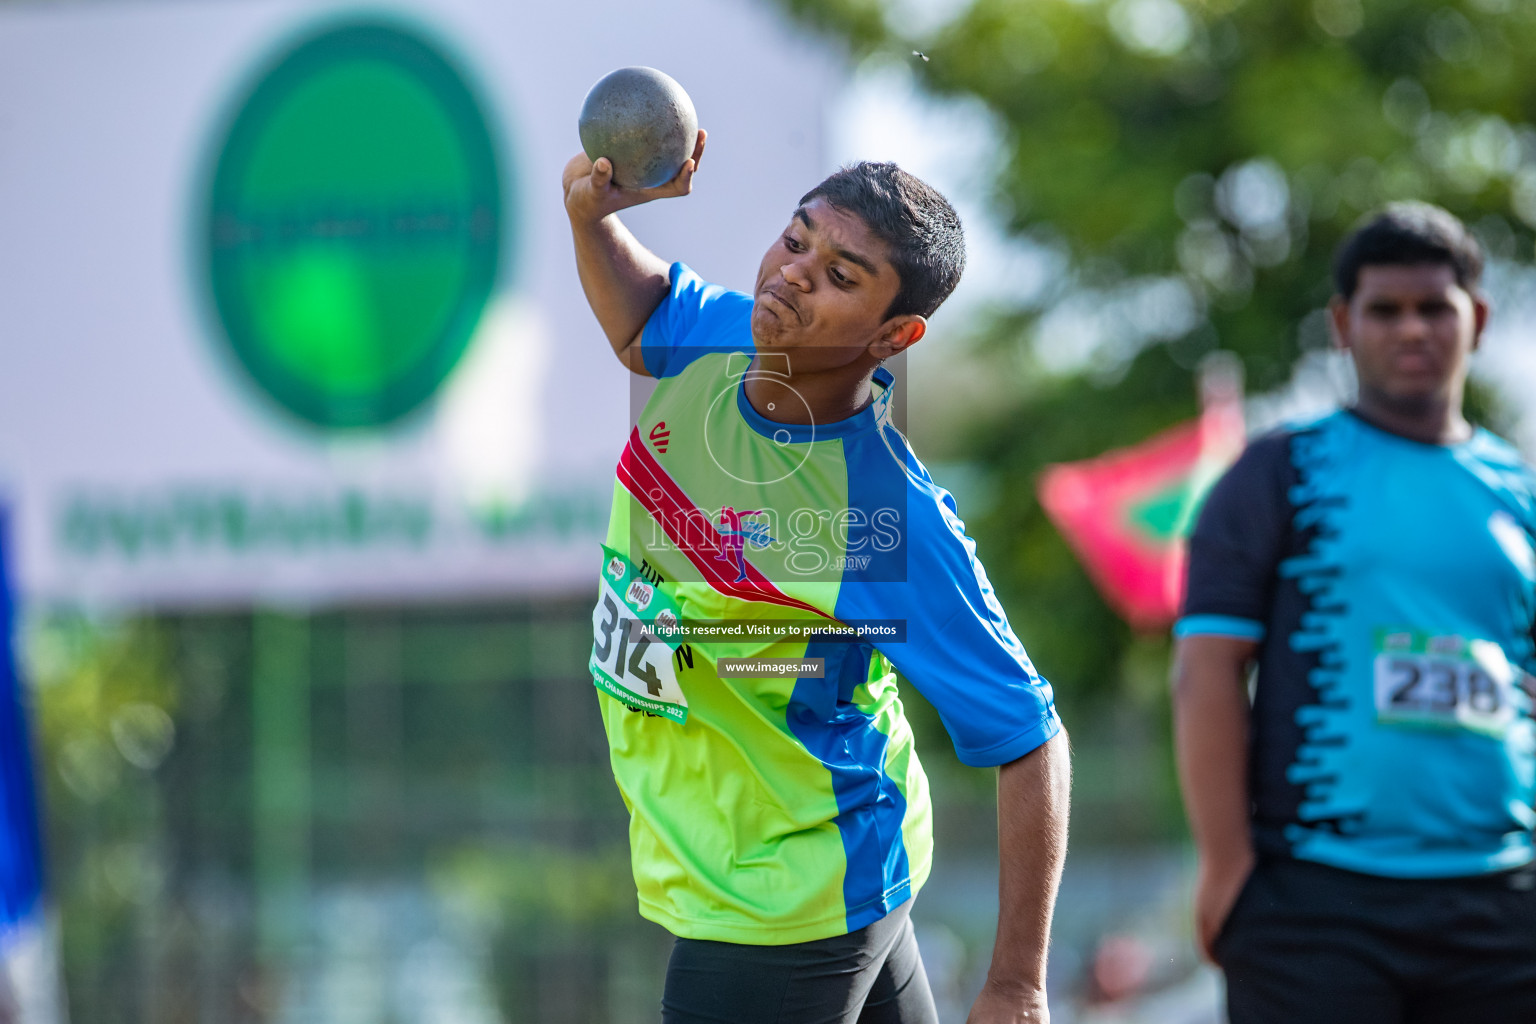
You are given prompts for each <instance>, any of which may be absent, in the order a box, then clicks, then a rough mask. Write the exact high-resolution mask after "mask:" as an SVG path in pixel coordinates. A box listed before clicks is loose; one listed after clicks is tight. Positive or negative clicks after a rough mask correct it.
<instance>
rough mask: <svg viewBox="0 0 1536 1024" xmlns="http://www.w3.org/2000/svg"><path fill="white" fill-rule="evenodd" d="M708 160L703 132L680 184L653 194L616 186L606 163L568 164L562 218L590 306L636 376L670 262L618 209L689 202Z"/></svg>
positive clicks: (582, 157)
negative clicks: (672, 200) (626, 223)
mask: <svg viewBox="0 0 1536 1024" xmlns="http://www.w3.org/2000/svg"><path fill="white" fill-rule="evenodd" d="M703 156H704V132H703V131H702V130H701V131H700V132H699V140H698V143H697V144H696V145H695V146H694V149H693V157H692V158H691V159H689V160H686V161H684V163H683V166H682V169H681V170H679V171H678V172H677V177H675V178H673V179H672V180H671V181H669V182H667V183H666V184H665V185H658V186H657V187H656V188H645V189H628V188H620V187H619V186H617V185H615V184H614V183H613V165H612V164H611V163H609V161H608V158H607V157H599V158H598V160H597V162H596V163H593V162H592V161H591V160H588V159H587V157H586V154H584V153H577V154H576V155H575V156H573V157H571V159H570V162H569V163H567V164H566V165H565V173H564V175H563V176H562V184H563V186H564V188H565V212H566V215H567V216H568V217H570V219H571V235H572V237H573V239H574V240H575V243H576V272H577V273H578V274H579V275H580V276H581V288H582V290H583V291H584V292H586V294H587V304H588V305H590V306H591V307H592V312H593V313H594V314H595V315H596V316H597V322H598V323H599V324H601V325H602V328H603V333H604V334H606V335H608V343H609V344H610V345H612V346H613V353H614V355H616V356H618V357H619V361H620V362H622V363H623V364H624V365H625V366H627V367H629V369H630V370H631V371H632V372H634V373H638V374H641V375H642V376H644V375H646V373H647V371H646V369H645V363H644V362H643V361H642V360H641V358H640V344H639V342H640V332H641V330H642V329H643V328H644V327H645V322H646V320H648V319H650V316H651V314H652V313H654V312H655V311H656V307H657V306H659V305H661V300H662V299H664V298H666V297H667V287H668V273H669V270H670V267H669V265H668V263H667V262H666V261H665V260H663V259H662V258H661V257H659V256H657V255H656V254H655V253H653V252H651V251H650V250H649V249H647V248H646V247H645V246H643V245H641V244H640V241H639V240H638V239H637V238H635V236H634V235H633V234H631V233H630V230H629V229H628V228H627V227H625V226H624V224H623V223H622V222H621V221H620V220H619V218H618V212H619V211H620V210H626V209H628V208H629V207H631V206H638V205H640V204H641V203H648V202H650V201H651V200H653V199H666V198H669V197H671V196H685V195H687V194H688V193H689V192H690V191H691V190H692V188H693V174H694V172H695V171H696V170H698V166H699V160H700V159H701V158H702V157H703Z"/></svg>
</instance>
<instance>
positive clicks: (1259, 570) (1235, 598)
mask: <svg viewBox="0 0 1536 1024" xmlns="http://www.w3.org/2000/svg"><path fill="white" fill-rule="evenodd" d="M1290 437H1291V435H1290V434H1288V433H1277V434H1271V435H1269V436H1267V437H1264V438H1260V439H1259V440H1257V441H1255V442H1254V443H1253V444H1251V445H1249V446H1248V448H1247V450H1246V451H1244V452H1243V454H1242V457H1241V458H1239V459H1238V460H1237V462H1236V463H1235V464H1234V465H1233V466H1232V468H1231V469H1229V470H1227V472H1226V474H1225V475H1224V476H1222V478H1221V479H1220V480H1218V481H1217V482H1216V486H1215V487H1213V488H1211V493H1210V496H1209V497H1208V498H1207V499H1206V502H1205V507H1204V508H1202V509H1201V510H1200V518H1199V520H1198V521H1197V523H1196V525H1195V532H1194V534H1193V535H1192V536H1191V537H1190V539H1189V564H1188V568H1187V569H1186V577H1185V588H1184V608H1183V613H1182V614H1181V615H1180V617H1179V621H1178V622H1177V623H1175V624H1174V627H1173V633H1174V635H1175V636H1179V637H1186V636H1230V637H1237V638H1239V639H1243V640H1253V641H1259V640H1263V639H1264V636H1265V634H1266V633H1267V631H1268V626H1269V615H1270V605H1271V603H1272V601H1273V595H1274V586H1275V573H1276V571H1277V570H1278V568H1279V565H1280V560H1281V556H1282V553H1283V551H1284V549H1285V540H1286V535H1287V532H1288V531H1289V530H1290V527H1291V515H1292V511H1291V506H1290V498H1289V490H1290V486H1289V481H1290V479H1291V478H1292V477H1293V476H1294V475H1295V471H1294V470H1293V469H1292V467H1291V456H1290V450H1291V449H1290Z"/></svg>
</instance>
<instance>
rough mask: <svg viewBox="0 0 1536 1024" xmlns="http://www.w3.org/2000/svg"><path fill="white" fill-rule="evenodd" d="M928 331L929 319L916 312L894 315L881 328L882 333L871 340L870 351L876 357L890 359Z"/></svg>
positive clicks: (909, 346)
mask: <svg viewBox="0 0 1536 1024" xmlns="http://www.w3.org/2000/svg"><path fill="white" fill-rule="evenodd" d="M927 333H928V321H927V320H925V319H924V318H923V317H920V316H918V315H917V314H916V313H907V314H906V315H904V316H893V317H891V318H890V319H889V320H887V321H886V322H885V325H884V326H882V327H881V328H880V334H879V335H878V336H877V337H876V338H875V340H874V341H872V342H870V345H869V353H870V355H872V356H874V357H875V358H876V359H888V358H890V357H891V356H894V355H898V354H899V353H902V352H905V351H906V350H907V349H909V348H911V347H912V346H913V345H916V344H917V343H918V342H919V341H921V340H922V338H923V335H925V334H927Z"/></svg>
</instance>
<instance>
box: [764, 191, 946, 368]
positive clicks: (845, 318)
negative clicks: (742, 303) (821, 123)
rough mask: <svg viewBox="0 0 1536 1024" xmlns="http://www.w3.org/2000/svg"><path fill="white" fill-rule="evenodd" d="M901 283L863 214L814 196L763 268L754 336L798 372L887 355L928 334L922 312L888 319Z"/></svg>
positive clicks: (770, 251) (766, 257)
mask: <svg viewBox="0 0 1536 1024" xmlns="http://www.w3.org/2000/svg"><path fill="white" fill-rule="evenodd" d="M900 288H901V279H900V278H899V277H898V276H897V274H896V268H895V267H893V266H892V265H891V262H890V258H889V256H888V255H887V248H886V245H885V243H884V242H882V241H881V240H880V239H879V238H877V237H875V235H874V233H873V232H871V231H870V230H869V227H868V226H867V225H866V224H865V223H864V221H863V220H861V219H860V218H859V217H857V216H855V215H854V214H851V213H845V212H843V211H842V210H839V209H837V208H836V207H833V206H830V205H829V204H827V203H826V202H825V201H824V200H821V199H813V200H811V201H810V202H809V203H806V204H805V205H804V206H802V207H800V208H799V209H797V210H796V211H795V213H794V215H793V216H792V217H791V218H790V220H789V225H788V226H787V227H786V228H785V229H784V231H783V233H782V234H781V235H780V236H779V238H778V240H777V241H775V242H774V243H773V245H772V246H771V247H769V249H768V252H767V253H766V254H765V255H764V256H763V262H762V265H761V266H760V267H759V268H758V271H757V285H756V287H755V288H754V292H753V294H754V298H755V300H756V301H755V302H754V303H753V305H752V339H753V341H754V342H755V343H756V345H757V350H758V351H759V352H782V353H785V354H787V355H788V357H789V372H790V373H791V374H801V373H814V372H818V371H822V370H828V369H833V368H836V367H841V366H847V365H850V364H858V363H863V362H866V361H873V360H878V359H883V358H885V357H886V356H888V355H894V354H895V353H896V352H899V351H901V350H902V349H903V348H905V347H906V346H907V345H910V344H911V343H912V342H914V341H916V340H917V339H918V338H920V337H922V335H923V331H924V329H925V328H926V322H925V321H924V320H923V318H922V317H920V316H910V315H909V316H898V317H890V318H887V317H886V315H885V312H886V310H887V309H889V308H890V306H891V301H892V300H893V299H895V298H896V293H897V292H898V291H899V290H900Z"/></svg>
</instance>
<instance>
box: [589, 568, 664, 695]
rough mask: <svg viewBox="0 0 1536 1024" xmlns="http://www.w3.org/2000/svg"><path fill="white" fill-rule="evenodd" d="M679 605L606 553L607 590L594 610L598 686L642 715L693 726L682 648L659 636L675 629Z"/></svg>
mask: <svg viewBox="0 0 1536 1024" xmlns="http://www.w3.org/2000/svg"><path fill="white" fill-rule="evenodd" d="M677 622H678V614H677V604H676V603H675V602H674V601H673V600H672V598H671V597H669V596H668V595H667V594H665V593H663V592H662V590H661V588H660V587H658V586H656V585H655V584H653V583H650V582H648V581H647V580H646V579H645V578H644V577H642V576H641V575H640V570H638V569H636V568H635V566H634V563H633V562H631V561H630V560H629V559H627V558H625V557H624V556H623V555H621V554H619V553H618V552H617V551H614V550H613V549H612V548H610V547H607V546H606V545H605V546H604V547H603V572H602V586H601V588H600V590H599V592H598V595H597V607H596V608H594V609H593V610H592V657H591V658H590V659H589V661H588V663H587V667H588V668H590V669H591V670H592V685H594V686H596V687H597V688H598V689H599V690H602V691H603V692H604V693H606V694H608V695H609V696H611V697H614V698H617V699H618V700H620V701H623V702H624V703H625V704H627V705H628V706H629V707H631V708H634V709H635V710H636V711H645V712H649V713H650V714H653V715H660V716H662V717H664V718H670V719H672V721H674V722H678V723H682V722H686V721H688V698H687V697H685V696H683V690H682V687H680V686H678V684H677V667H676V663H675V660H674V656H675V654H676V652H677V647H678V645H677V644H670V643H667V642H666V641H665V640H663V639H661V638H660V637H659V636H657V629H656V627H657V626H664V625H665V626H675V625H676V624H677Z"/></svg>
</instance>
